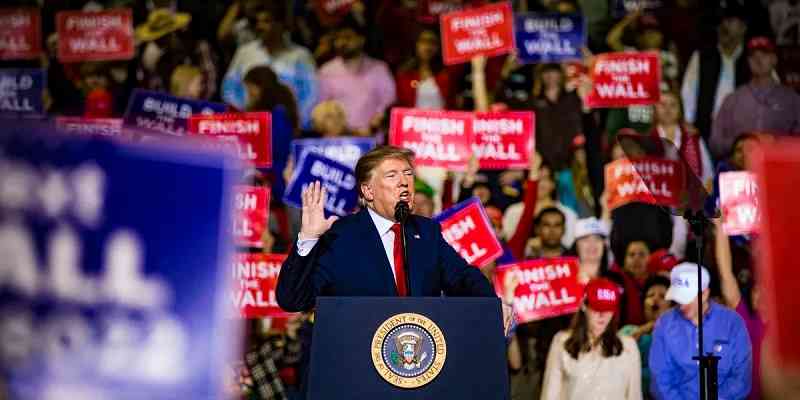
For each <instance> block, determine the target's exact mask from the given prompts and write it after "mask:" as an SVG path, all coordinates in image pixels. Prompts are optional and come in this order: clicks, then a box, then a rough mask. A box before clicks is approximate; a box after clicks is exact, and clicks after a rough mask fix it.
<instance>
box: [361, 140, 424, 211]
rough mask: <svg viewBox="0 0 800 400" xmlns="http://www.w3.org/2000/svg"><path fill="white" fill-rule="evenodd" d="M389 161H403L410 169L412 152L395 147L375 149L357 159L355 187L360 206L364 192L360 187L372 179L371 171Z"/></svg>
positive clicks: (412, 158) (412, 162) (412, 165)
mask: <svg viewBox="0 0 800 400" xmlns="http://www.w3.org/2000/svg"><path fill="white" fill-rule="evenodd" d="M389 159H396V160H403V161H405V162H407V163H408V165H410V166H411V167H412V168H413V167H414V152H413V151H411V150H409V149H404V148H401V147H396V146H380V147H376V148H374V149H372V150H370V151H369V152H367V154H364V155H363V156H361V158H359V159H358V163H356V171H355V172H356V185H357V186H358V197H359V200H360V201H361V202H362V205H363V202H364V192H362V191H361V185H363V184H365V183H367V182H368V181H369V180H370V179H372V171H374V170H375V168H377V167H378V165H381V163H382V162H383V161H384V160H389Z"/></svg>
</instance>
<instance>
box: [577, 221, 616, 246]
mask: <svg viewBox="0 0 800 400" xmlns="http://www.w3.org/2000/svg"><path fill="white" fill-rule="evenodd" d="M589 235H600V236H602V237H607V236H608V228H607V227H606V224H605V222H603V221H600V220H598V219H597V218H595V217H590V218H583V219H579V220H577V221H575V240H578V239H580V238H582V237H586V236H589Z"/></svg>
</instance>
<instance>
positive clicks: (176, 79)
mask: <svg viewBox="0 0 800 400" xmlns="http://www.w3.org/2000/svg"><path fill="white" fill-rule="evenodd" d="M202 75H203V71H201V70H200V68H197V67H195V66H193V65H179V66H177V67H175V69H174V70H172V76H171V77H170V80H169V92H170V93H172V95H173V96H177V97H185V96H186V89H187V88H188V87H189V84H190V83H191V82H192V80H193V79H194V78H196V77H198V76H202Z"/></svg>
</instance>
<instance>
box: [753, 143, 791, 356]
mask: <svg viewBox="0 0 800 400" xmlns="http://www.w3.org/2000/svg"><path fill="white" fill-rule="evenodd" d="M798 154H800V140H798V139H781V140H779V141H777V142H776V143H774V144H771V145H767V146H764V148H763V151H756V152H753V155H754V156H755V157H753V159H752V162H751V166H752V167H753V171H754V172H755V174H756V177H757V179H758V188H759V189H758V200H759V206H760V209H761V223H760V227H759V234H760V238H759V240H758V242H756V243H755V245H756V246H757V247H756V249H754V250H755V254H757V256H756V257H754V259H755V260H756V262H757V266H758V275H757V276H758V284H759V286H760V288H761V291H760V292H761V293H763V295H762V296H763V298H762V301H763V303H762V304H764V305H765V307H764V308H765V313H764V319H765V320H767V321H770V325H769V334H768V335H767V336H766V340H767V341H769V347H770V348H771V349H772V353H773V354H774V356H775V358H776V364H777V365H775V366H776V367H780V368H791V369H793V370H797V369H798V368H800V342H798V341H797V338H798V337H800V313H798V312H797V311H796V310H800V296H798V293H800V279H797V278H796V277H797V271H798V270H800V258H798V257H797V238H798V237H800V223H798V208H797V199H798V198H800V185H798V184H797V182H800V158H798V157H797V155H798Z"/></svg>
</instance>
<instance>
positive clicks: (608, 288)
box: [586, 278, 620, 312]
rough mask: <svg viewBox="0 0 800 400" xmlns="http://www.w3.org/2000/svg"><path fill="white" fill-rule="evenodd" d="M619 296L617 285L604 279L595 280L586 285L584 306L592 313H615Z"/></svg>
mask: <svg viewBox="0 0 800 400" xmlns="http://www.w3.org/2000/svg"><path fill="white" fill-rule="evenodd" d="M619 296H620V293H619V288H618V287H617V284H616V283H614V282H611V281H610V280H608V279H606V278H595V279H592V280H591V281H589V283H587V284H586V304H587V305H588V306H589V308H591V309H592V310H593V311H597V312H607V311H613V312H616V311H617V307H618V305H619Z"/></svg>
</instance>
